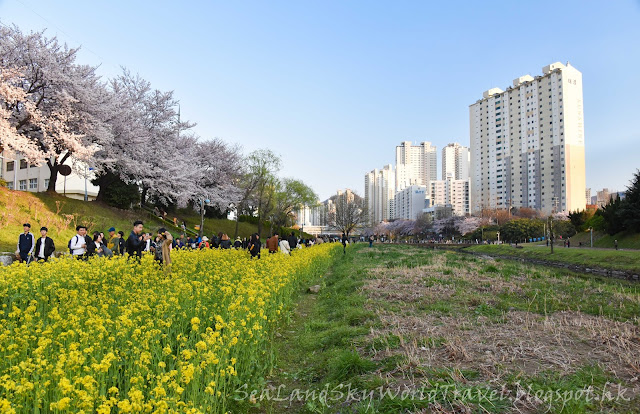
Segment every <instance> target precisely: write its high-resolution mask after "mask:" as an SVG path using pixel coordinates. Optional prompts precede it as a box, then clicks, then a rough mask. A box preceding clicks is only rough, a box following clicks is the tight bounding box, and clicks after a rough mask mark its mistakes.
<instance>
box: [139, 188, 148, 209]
mask: <svg viewBox="0 0 640 414" xmlns="http://www.w3.org/2000/svg"><path fill="white" fill-rule="evenodd" d="M148 192H149V187H147V186H142V194H141V195H140V205H141V206H144V205H145V204H146V203H147V193H148Z"/></svg>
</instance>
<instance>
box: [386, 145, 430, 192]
mask: <svg viewBox="0 0 640 414" xmlns="http://www.w3.org/2000/svg"><path fill="white" fill-rule="evenodd" d="M437 168H438V167H437V149H436V147H435V146H433V145H431V143H430V142H422V143H420V144H418V145H413V144H412V143H411V142H410V141H404V142H402V143H401V144H400V145H398V146H397V147H396V183H395V186H396V189H397V190H398V191H400V190H403V189H405V188H406V187H408V186H410V185H424V186H427V185H429V182H430V181H433V180H437V179H438V177H437V174H438V169H437Z"/></svg>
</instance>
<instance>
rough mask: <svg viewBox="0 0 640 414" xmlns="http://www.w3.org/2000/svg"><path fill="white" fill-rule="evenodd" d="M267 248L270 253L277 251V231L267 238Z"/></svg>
mask: <svg viewBox="0 0 640 414" xmlns="http://www.w3.org/2000/svg"><path fill="white" fill-rule="evenodd" d="M267 249H268V250H269V253H270V254H274V253H278V233H275V234H274V235H273V236H271V237H269V238H268V239H267Z"/></svg>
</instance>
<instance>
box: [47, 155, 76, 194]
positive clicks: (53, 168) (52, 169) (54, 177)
mask: <svg viewBox="0 0 640 414" xmlns="http://www.w3.org/2000/svg"><path fill="white" fill-rule="evenodd" d="M70 156H71V153H70V152H67V153H66V154H64V156H63V157H62V159H61V160H60V162H58V156H55V157H53V163H51V158H49V159H47V166H48V167H49V173H50V175H49V186H48V187H47V192H49V193H55V192H56V182H57V181H58V172H59V171H60V166H61V165H64V162H65V161H66V160H67V159H69V157H70Z"/></svg>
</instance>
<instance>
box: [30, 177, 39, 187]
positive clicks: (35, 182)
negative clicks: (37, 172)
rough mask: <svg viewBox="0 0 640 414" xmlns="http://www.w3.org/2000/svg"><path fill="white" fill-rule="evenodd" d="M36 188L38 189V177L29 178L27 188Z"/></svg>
mask: <svg viewBox="0 0 640 414" xmlns="http://www.w3.org/2000/svg"><path fill="white" fill-rule="evenodd" d="M37 189H38V179H37V178H29V190H37Z"/></svg>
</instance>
